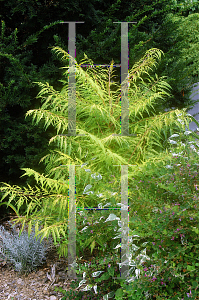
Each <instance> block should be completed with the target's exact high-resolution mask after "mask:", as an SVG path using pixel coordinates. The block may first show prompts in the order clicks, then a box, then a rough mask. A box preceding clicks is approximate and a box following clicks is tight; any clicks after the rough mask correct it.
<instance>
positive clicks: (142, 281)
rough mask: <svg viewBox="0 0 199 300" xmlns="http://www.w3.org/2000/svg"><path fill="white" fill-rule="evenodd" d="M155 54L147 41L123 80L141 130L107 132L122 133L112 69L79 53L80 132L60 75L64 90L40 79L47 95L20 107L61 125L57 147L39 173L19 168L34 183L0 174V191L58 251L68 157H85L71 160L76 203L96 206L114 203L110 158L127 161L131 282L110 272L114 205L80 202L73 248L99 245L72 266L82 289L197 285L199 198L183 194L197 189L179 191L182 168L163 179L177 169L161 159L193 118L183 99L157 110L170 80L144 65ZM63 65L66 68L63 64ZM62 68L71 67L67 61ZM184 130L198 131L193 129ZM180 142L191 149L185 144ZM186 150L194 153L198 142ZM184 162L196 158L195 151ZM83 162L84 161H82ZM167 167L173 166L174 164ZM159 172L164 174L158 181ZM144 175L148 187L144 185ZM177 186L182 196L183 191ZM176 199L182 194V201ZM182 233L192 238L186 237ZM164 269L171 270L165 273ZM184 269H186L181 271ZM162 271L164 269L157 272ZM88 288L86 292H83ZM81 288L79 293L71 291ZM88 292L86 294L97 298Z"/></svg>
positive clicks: (63, 243) (131, 294)
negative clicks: (71, 132) (71, 124)
mask: <svg viewBox="0 0 199 300" xmlns="http://www.w3.org/2000/svg"><path fill="white" fill-rule="evenodd" d="M54 50H55V51H57V53H58V54H62V55H63V59H65V60H66V61H67V59H68V57H69V55H68V53H67V52H65V51H64V50H62V49H61V48H59V47H54ZM161 54H162V52H161V51H160V50H158V49H151V50H149V51H147V52H146V55H145V56H144V57H143V59H142V60H141V61H139V62H138V63H137V64H135V65H134V66H133V68H132V69H131V70H130V71H129V79H128V78H126V81H125V83H126V84H128V85H129V128H130V133H134V134H136V135H137V136H131V137H129V136H113V135H112V133H119V129H120V114H121V111H120V104H119V99H120V96H121V91H120V88H118V89H117V90H116V91H113V90H111V76H110V75H111V74H112V69H113V68H112V67H110V68H109V70H100V69H99V70H97V71H95V68H88V69H87V70H86V71H84V70H83V69H82V68H81V66H80V65H78V64H77V63H76V61H75V64H76V65H75V66H76V103H77V105H76V114H77V115H76V131H77V134H85V136H67V135H66V133H67V129H68V114H67V109H68V83H67V80H65V79H64V80H61V81H62V82H63V84H64V86H63V89H62V90H61V92H57V91H55V90H54V89H53V87H51V86H49V84H48V83H46V84H43V83H38V85H39V86H40V87H41V88H42V89H41V91H40V92H39V94H38V97H41V98H42V102H43V105H42V107H41V108H40V109H35V110H31V111H28V112H27V114H26V117H27V116H30V115H33V121H35V120H36V124H38V123H39V121H40V120H42V118H43V119H44V120H45V129H46V128H47V127H48V126H50V125H53V126H54V127H55V128H56V130H57V135H56V136H54V137H52V138H51V139H50V141H49V144H50V143H52V142H56V144H57V149H55V150H51V151H49V152H50V153H49V154H48V155H46V156H45V157H43V158H42V159H41V162H44V163H45V165H46V168H45V174H40V173H38V172H36V171H34V170H32V169H27V168H23V169H22V170H24V171H25V174H24V175H23V176H29V177H30V176H34V178H35V180H36V182H37V185H35V186H34V187H31V186H30V185H28V184H27V187H26V186H24V187H23V188H22V187H19V186H10V185H9V184H7V183H2V186H1V187H0V190H1V191H2V192H4V196H3V197H2V199H1V201H3V199H4V198H5V197H6V196H9V201H8V202H7V205H10V206H11V207H12V208H13V209H14V210H15V212H16V214H17V218H16V221H15V223H17V222H22V224H23V226H24V224H25V222H28V223H29V232H31V227H32V226H33V224H35V235H36V236H41V237H42V238H41V240H42V239H43V238H44V237H47V238H49V237H50V236H52V237H53V240H54V244H55V245H57V251H58V253H59V254H60V256H67V244H68V239H67V238H68V232H67V229H68V228H67V221H68V198H69V197H68V189H69V183H68V176H69V166H68V165H69V164H70V165H71V164H73V165H74V164H75V165H81V167H77V168H76V203H77V206H78V207H82V208H85V207H95V208H97V207H99V205H101V206H100V207H101V208H103V207H107V206H108V207H109V206H112V207H113V206H114V207H118V206H120V205H121V203H120V197H121V194H120V187H121V182H120V181H121V176H120V169H119V168H118V170H117V169H116V167H114V165H128V167H129V172H128V184H129V229H130V233H129V237H130V243H129V246H130V249H131V257H130V263H129V266H130V274H129V277H130V279H131V280H130V281H129V282H126V280H120V279H114V280H113V277H118V276H120V274H119V268H118V267H120V264H119V265H118V260H119V255H120V253H119V250H120V247H121V245H120V242H119V238H120V234H121V224H120V211H119V210H118V211H111V212H110V211H108V210H107V211H106V210H104V211H101V212H99V211H96V212H92V211H90V212H89V211H84V212H83V213H81V212H80V211H79V213H77V222H76V224H77V225H76V226H77V249H78V250H77V252H78V254H79V255H82V254H83V253H84V252H83V250H84V249H85V248H87V249H89V250H90V252H91V253H93V251H96V250H97V251H98V255H96V256H95V261H92V262H91V263H90V265H86V266H85V265H84V266H82V265H81V264H79V269H77V272H78V273H79V274H80V275H82V276H83V280H82V282H80V283H79V284H78V285H79V287H81V284H83V283H85V282H87V283H88V285H87V287H86V289H85V293H87V292H89V293H91V291H89V289H90V290H92V291H94V293H95V295H96V296H97V294H98V292H99V293H100V294H102V295H103V297H104V299H108V298H110V297H112V298H113V297H114V298H115V299H125V298H126V297H127V299H139V297H140V299H147V297H148V298H149V297H153V298H154V297H156V299H162V298H160V297H167V299H170V297H171V296H172V297H173V296H174V297H176V299H178V298H177V297H181V296H182V298H184V299H186V297H188V296H187V294H189V296H190V291H189V286H191V288H192V289H191V295H195V294H196V293H197V286H198V277H197V268H198V265H197V264H198V262H197V257H195V255H194V253H197V230H198V227H197V224H195V223H194V222H195V221H196V220H195V219H194V218H197V208H196V209H194V208H193V207H194V205H196V203H195V202H196V200H195V199H196V198H189V197H187V196H186V192H187V193H188V196H190V197H192V196H193V197H194V196H196V194H195V195H192V190H191V189H190V187H189V188H188V187H187V186H186V189H187V190H186V192H184V194H182V192H183V190H182V189H183V188H184V186H183V187H182V186H181V183H180V185H179V186H178V180H177V179H178V177H175V180H174V181H175V182H172V180H171V182H170V183H169V176H170V175H172V171H173V170H171V169H170V168H167V167H166V166H168V165H169V166H170V165H171V164H172V163H173V160H174V158H173V154H172V152H173V148H172V147H173V146H172V144H171V143H172V142H171V141H172V140H171V139H169V137H171V136H172V135H177V134H179V136H180V138H181V142H185V141H186V138H187V139H188V142H189V141H190V139H191V136H190V137H189V136H187V137H186V136H185V137H183V136H182V134H183V133H187V132H186V130H185V125H186V126H188V124H189V121H191V120H192V119H194V118H192V117H191V116H190V115H188V114H187V113H186V109H183V110H180V111H179V110H178V109H176V110H173V111H168V112H157V111H156V104H157V102H158V104H157V107H159V104H160V103H161V101H166V99H167V97H169V89H170V87H169V85H168V84H167V83H166V82H165V81H164V78H159V77H158V76H157V75H156V74H155V76H152V75H151V74H150V71H152V68H153V67H154V66H155V65H156V63H157V60H159V59H160V58H161ZM85 62H88V63H91V62H90V61H89V60H88V58H86V57H85V60H84V61H83V62H82V63H85ZM64 68H67V69H68V67H64ZM143 74H144V75H145V77H144V79H143V78H142V75H143ZM64 75H66V76H68V70H67V72H66V73H65V74H64ZM179 117H180V118H179ZM194 120H195V119H194ZM197 125H199V124H197ZM60 133H61V134H60ZM190 135H192V136H193V137H196V138H198V136H197V134H195V133H191V134H190ZM174 142H175V141H174ZM176 143H177V142H176ZM181 147H184V146H183V145H180V146H179V148H177V150H178V149H180V150H181ZM195 147H197V146H195ZM185 150H186V151H188V150H187V148H186V149H185ZM192 155H196V154H195V153H194V151H193V153H192ZM196 157H197V156H195V157H194V159H196ZM85 158H86V159H85ZM180 159H181V158H180ZM190 159H191V156H190ZM185 160H186V159H185ZM183 162H184V161H183V158H182V162H181V163H182V166H183V167H184V165H183ZM189 164H190V166H192V164H191V160H190V162H189ZM84 166H86V168H83V167H84ZM173 168H174V169H175V168H176V166H175V167H173ZM175 170H176V169H175ZM193 170H194V171H196V170H195V169H193ZM181 172H182V174H183V176H184V177H185V175H184V172H185V173H186V170H185V171H184V170H183V169H182V170H181ZM191 172H192V169H191V170H190V173H191ZM90 175H91V176H90ZM193 175H194V174H191V176H193ZM161 176H162V178H163V179H162V180H163V181H162V182H161V183H160V182H159V178H161ZM113 177H114V179H113ZM110 180H111V182H110ZM193 180H195V178H194V179H193ZM148 181H149V182H148ZM150 181H151V182H150ZM156 181H158V186H157V182H156ZM166 181H168V183H167V184H165V182H166ZM180 182H181V181H180ZM141 183H142V184H143V187H142V186H141ZM174 183H175V184H174ZM186 184H188V181H186ZM146 185H147V186H148V187H150V188H148V189H147V188H146ZM175 185H176V186H175ZM174 186H175V187H174ZM91 188H92V190H91ZM158 190H159V191H158ZM182 195H183V197H184V198H183V199H181V196H182ZM178 198H179V199H178ZM173 200H174V202H173ZM13 202H14V204H13ZM175 203H177V204H180V208H179V205H175ZM24 204H25V206H26V207H27V209H26V210H25V212H23V214H22V215H21V214H20V208H21V207H22V206H23V205H24ZM160 211H161V212H162V213H161V212H160ZM100 218H101V219H100ZM189 218H193V220H191V219H189ZM179 219H181V221H180V220H179ZM83 221H84V222H83ZM192 221H193V222H192ZM97 222H99V223H97ZM179 222H180V223H179ZM85 223H87V224H85ZM191 224H192V225H191ZM39 225H43V228H42V230H39V229H38V227H39ZM85 225H86V226H87V228H86V229H85V227H86V226H85ZM187 225H188V227H187ZM23 226H22V229H21V232H22V231H23ZM178 229H179V230H178ZM192 229H193V230H192ZM175 231H176V232H175ZM180 234H181V235H182V236H180ZM183 235H184V236H183ZM181 238H182V239H181ZM187 238H188V240H189V241H188V243H186V242H184V240H183V239H185V240H186V239H187ZM182 240H183V243H184V244H183V243H182ZM160 246H161V247H160ZM178 250H179V251H181V252H179V251H178ZM180 253H181V258H180ZM191 253H193V254H191ZM190 257H191V259H192V257H193V259H192V261H193V262H194V265H189V264H188V265H187V264H186V262H187V261H189V260H190ZM176 259H177V261H178V260H179V261H180V259H183V260H184V261H185V264H186V268H185V265H184V261H183V265H182V263H181V265H178V266H177V267H176ZM165 261H167V262H166V263H165ZM76 263H78V259H77V262H76ZM149 263H150V264H149ZM149 268H151V269H149ZM183 268H184V270H186V271H185V272H183ZM167 269H168V274H169V275H168V276H167V275H165V270H166V271H167ZM158 272H159V273H158ZM180 272H183V273H184V274H182V275H181V274H180ZM93 273H94V274H93ZM158 274H161V276H160V277H159V276H158ZM166 274H167V273H166ZM179 274H180V275H179ZM189 274H190V276H191V275H193V278H192V277H191V279H188V281H190V282H188V281H186V284H184V281H183V279H182V278H183V277H184V279H185V280H187V278H188V276H189ZM145 275H146V276H145ZM178 275H179V276H178ZM155 276H156V277H155ZM155 278H157V279H155ZM162 278H163V280H161V279H162ZM192 279H193V280H192ZM151 280H152V281H151ZM162 282H163V284H162ZM182 282H183V283H182ZM165 284H166V285H165ZM159 285H160V286H159ZM160 287H161V288H160ZM176 288H177V292H176ZM174 291H175V292H174ZM176 293H177V294H176ZM107 294H109V295H107ZM86 296H87V299H88V294H87V295H86ZM78 297H79V296H78V295H77V299H78ZM89 297H90V296H89ZM92 297H93V296H91V299H94V298H92ZM182 298H181V299H182ZM172 299H174V298H172ZM179 299H180V298H179Z"/></svg>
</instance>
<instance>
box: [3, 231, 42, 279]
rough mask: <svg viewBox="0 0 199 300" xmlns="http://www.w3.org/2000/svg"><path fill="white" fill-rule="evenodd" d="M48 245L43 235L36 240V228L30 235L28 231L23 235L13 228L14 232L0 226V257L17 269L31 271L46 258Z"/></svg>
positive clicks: (21, 271) (18, 270)
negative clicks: (42, 238)
mask: <svg viewBox="0 0 199 300" xmlns="http://www.w3.org/2000/svg"><path fill="white" fill-rule="evenodd" d="M46 250H47V246H46V245H45V243H44V240H42V241H41V237H40V238H38V239H37V240H36V237H35V228H34V227H33V230H32V231H31V233H30V236H29V237H28V233H27V232H22V233H21V235H20V236H19V234H18V233H17V232H16V231H14V230H13V234H12V233H10V232H8V231H6V230H5V228H4V226H2V225H1V226H0V257H1V258H3V259H5V260H6V261H7V262H8V263H11V264H12V265H13V264H14V268H15V271H17V272H20V273H21V274H22V273H26V274H28V273H30V272H31V271H33V270H35V269H36V268H37V267H38V266H40V265H41V264H42V263H43V262H44V261H45V260H46Z"/></svg>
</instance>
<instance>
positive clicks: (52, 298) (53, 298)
mask: <svg viewBox="0 0 199 300" xmlns="http://www.w3.org/2000/svg"><path fill="white" fill-rule="evenodd" d="M49 300H57V297H55V296H50V298H49Z"/></svg>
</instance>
